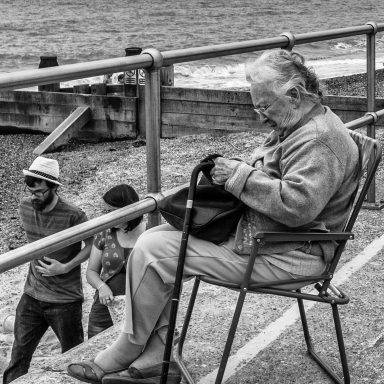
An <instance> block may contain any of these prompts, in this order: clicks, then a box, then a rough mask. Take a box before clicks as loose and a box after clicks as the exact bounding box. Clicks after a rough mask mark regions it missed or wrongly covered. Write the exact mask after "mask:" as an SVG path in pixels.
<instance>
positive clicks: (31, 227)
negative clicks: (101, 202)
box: [19, 197, 87, 303]
mask: <svg viewBox="0 0 384 384" xmlns="http://www.w3.org/2000/svg"><path fill="white" fill-rule="evenodd" d="M19 214H20V218H21V221H22V225H23V228H24V230H25V232H26V235H27V239H28V242H29V243H32V242H33V241H36V240H39V239H41V238H43V237H46V236H49V235H52V234H54V233H56V232H60V231H62V230H64V229H67V228H70V227H73V226H75V225H77V224H80V223H84V222H85V221H87V216H86V214H85V213H84V212H83V211H82V210H81V209H80V208H78V207H76V206H74V205H72V204H70V203H68V202H66V201H65V200H63V199H62V198H61V197H59V200H58V202H57V204H56V206H55V207H54V208H53V209H52V210H51V211H50V212H41V211H36V210H35V209H33V207H32V204H31V199H30V198H24V199H22V200H21V202H20V207H19ZM80 250H81V242H78V243H75V244H72V245H69V246H67V247H65V248H62V249H59V250H58V251H55V252H52V253H50V254H49V255H46V256H47V257H50V258H52V259H56V260H58V261H60V262H61V263H67V262H68V261H70V260H72V259H73V258H74V257H75V256H76V255H77V254H78V253H79V251H80ZM41 259H43V257H41ZM45 262H46V261H45ZM37 265H39V264H38V262H37V259H35V260H32V261H31V263H30V267H29V271H28V276H27V280H26V282H25V286H24V292H25V293H26V294H28V295H30V296H32V297H33V298H35V299H37V300H41V301H46V302H50V303H68V302H74V301H82V300H83V289H82V284H81V267H80V265H78V266H77V267H75V268H73V269H72V270H71V271H69V272H68V273H65V274H63V275H57V276H42V275H41V273H40V272H38V271H37V270H36V266H37Z"/></svg>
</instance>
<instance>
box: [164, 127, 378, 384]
mask: <svg viewBox="0 0 384 384" xmlns="http://www.w3.org/2000/svg"><path fill="white" fill-rule="evenodd" d="M350 135H351V136H352V138H353V139H354V140H355V142H356V143H357V145H358V146H359V149H360V165H361V168H362V170H363V169H365V168H368V169H367V173H366V177H365V182H364V184H363V185H362V187H361V189H360V191H359V192H358V191H356V193H355V195H354V196H353V199H354V200H355V203H354V206H353V208H352V210H351V214H350V215H349V218H348V221H347V223H346V225H345V227H344V230H343V231H342V232H338V233H314V232H305V233H304V232H301V233H299V232H261V233H257V234H256V235H255V236H254V238H253V247H252V251H251V255H250V259H249V262H248V265H247V269H246V272H245V275H244V280H243V282H242V283H241V284H240V285H239V284H234V283H230V282H223V281H220V280H217V279H213V278H209V277H206V276H197V277H196V278H195V283H194V286H193V290H192V293H191V296H190V300H189V304H188V308H187V311H186V315H185V319H184V324H183V327H182V330H181V333H180V337H179V339H178V342H177V348H175V350H174V358H175V360H176V362H177V364H178V366H179V368H180V370H181V372H182V375H183V376H184V378H185V380H186V381H187V383H188V384H194V383H195V381H194V379H193V378H192V375H191V374H190V372H189V371H188V369H187V367H186V364H185V362H184V361H183V357H182V353H183V346H184V341H185V338H186V334H187V330H188V326H189V323H190V320H191V316H192V311H193V307H194V304H195V301H196V296H197V293H198V289H199V285H200V282H201V281H203V282H205V283H208V284H213V285H216V286H221V287H225V288H228V289H231V290H235V291H238V292H239V295H238V299H237V304H236V308H235V311H234V314H233V318H232V322H231V325H230V328H229V331H228V336H227V340H226V344H225V347H224V351H223V355H222V358H221V362H220V365H219V369H218V373H217V376H216V381H215V384H219V383H221V382H222V380H223V376H224V372H225V368H226V365H227V361H228V358H229V355H230V351H231V348H232V343H233V339H234V337H235V334H236V329H237V325H238V321H239V318H240V315H241V311H242V307H243V304H244V301H245V297H246V294H247V293H256V294H272V295H279V296H285V297H291V298H295V299H297V302H298V306H299V312H300V317H301V323H302V327H303V333H304V338H305V342H306V346H307V351H308V353H309V355H310V356H311V357H312V358H313V359H314V360H315V362H316V363H317V364H318V365H319V366H320V367H321V368H322V369H323V370H324V371H325V372H326V373H327V374H328V375H329V377H330V378H331V379H332V380H333V381H334V382H336V383H339V384H342V383H344V384H348V383H350V374H349V369H348V361H347V355H346V351H345V345H344V339H343V334H342V327H341V322H340V316H339V310H338V305H344V304H347V303H348V302H349V297H348V296H347V295H346V294H345V293H344V292H343V291H342V290H341V289H339V288H336V287H335V286H333V285H332V283H331V281H332V278H333V275H334V272H335V269H336V267H337V265H338V262H339V260H340V257H341V255H342V253H343V251H344V249H345V245H346V243H347V241H348V240H352V239H353V238H354V235H353V233H352V232H351V230H352V228H353V225H354V223H355V221H356V218H357V216H358V214H359V212H360V209H361V207H362V204H363V202H364V199H365V198H366V195H367V192H368V189H369V186H370V184H371V182H372V180H373V179H374V176H375V173H376V170H377V167H378V165H379V162H380V159H381V146H380V143H379V142H378V141H377V140H375V139H372V138H369V137H367V136H365V135H362V134H360V133H357V132H354V131H350ZM368 164H369V166H368ZM356 196H357V198H356ZM329 240H333V241H336V242H337V243H338V246H337V247H336V250H335V256H334V258H333V259H332V262H331V263H330V264H329V265H328V267H327V269H326V271H325V273H324V274H322V275H319V276H311V277H305V278H300V279H295V280H294V282H295V283H298V282H302V283H307V284H305V286H307V285H311V284H315V287H316V288H317V290H318V291H319V293H318V294H312V293H303V292H301V290H300V289H297V290H287V289H282V288H278V287H276V286H279V285H285V284H289V283H292V282H293V281H292V280H285V281H279V282H269V283H268V286H267V285H266V284H252V285H251V284H250V278H251V273H252V269H253V265H254V262H255V258H256V257H257V255H258V253H259V251H260V250H262V247H263V245H265V244H266V243H270V242H272V243H274V242H286V241H303V242H307V241H312V242H316V241H329ZM184 246H186V245H184ZM271 286H273V288H271ZM304 300H309V301H316V302H322V303H326V304H330V305H331V308H332V314H333V320H334V325H335V331H336V338H337V342H338V348H339V354H340V361H341V366H342V372H343V377H344V379H343V378H341V377H340V376H339V375H338V374H337V373H336V372H335V370H334V369H333V368H332V367H331V366H330V365H329V364H328V362H326V361H325V360H324V359H323V358H321V357H320V356H319V355H318V354H317V353H316V352H315V350H314V346H313V343H312V339H311V336H310V332H309V328H308V322H307V317H306V314H305V309H304ZM170 340H171V339H170Z"/></svg>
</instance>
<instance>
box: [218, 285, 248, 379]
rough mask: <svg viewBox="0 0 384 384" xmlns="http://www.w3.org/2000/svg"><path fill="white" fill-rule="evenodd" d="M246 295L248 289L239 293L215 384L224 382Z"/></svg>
mask: <svg viewBox="0 0 384 384" xmlns="http://www.w3.org/2000/svg"><path fill="white" fill-rule="evenodd" d="M246 293H247V292H246V289H244V290H241V291H240V293H239V297H238V299H237V304H236V309H235V312H234V314H233V317H232V322H231V326H230V328H229V331H228V336H227V341H226V343H225V347H224V352H223V356H222V357H221V361H220V366H219V370H218V372H217V376H216V380H215V384H221V382H222V380H223V377H224V372H225V368H226V366H227V362H228V358H229V354H230V353H231V348H232V344H233V339H234V338H235V334H236V329H237V325H238V324H239V319H240V315H241V311H242V309H243V304H244V300H245V295H246Z"/></svg>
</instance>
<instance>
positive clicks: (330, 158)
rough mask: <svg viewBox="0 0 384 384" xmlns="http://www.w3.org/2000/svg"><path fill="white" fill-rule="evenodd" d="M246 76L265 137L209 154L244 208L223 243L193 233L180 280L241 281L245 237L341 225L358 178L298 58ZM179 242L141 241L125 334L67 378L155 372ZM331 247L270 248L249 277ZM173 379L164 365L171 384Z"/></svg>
mask: <svg viewBox="0 0 384 384" xmlns="http://www.w3.org/2000/svg"><path fill="white" fill-rule="evenodd" d="M246 73H247V79H248V81H249V82H250V84H251V96H252V101H253V104H254V107H255V112H256V113H257V114H258V115H259V117H260V120H261V122H262V123H263V124H265V125H267V126H269V127H270V128H271V133H270V135H269V136H268V138H267V139H266V141H265V143H264V144H263V146H262V147H260V148H257V149H256V150H255V151H254V153H253V155H252V157H251V159H250V160H249V161H248V162H245V161H239V160H230V159H226V158H217V159H216V160H215V167H214V168H213V169H212V171H211V174H212V177H213V180H214V182H216V183H217V184H222V185H224V187H225V189H226V190H227V191H229V192H231V193H232V194H233V195H235V196H236V197H238V198H239V199H241V200H242V201H243V202H244V203H245V204H246V206H247V208H246V210H245V213H244V215H243V217H242V218H241V220H240V222H239V224H238V226H237V230H236V233H234V234H233V236H231V237H230V238H229V239H228V240H227V241H226V242H225V243H223V244H220V245H215V244H213V243H211V242H208V241H205V240H201V239H198V238H195V237H190V239H189V242H188V248H187V253H186V255H187V256H186V261H185V269H184V279H185V280H187V279H190V278H192V277H193V276H195V275H206V276H211V277H214V278H217V279H222V280H226V281H234V282H236V283H238V282H240V281H242V278H243V274H244V272H245V268H246V265H247V261H248V255H249V252H250V245H251V238H252V234H254V233H255V232H258V231H263V230H273V231H280V230H281V231H284V230H293V229H294V230H304V229H305V230H322V231H338V230H341V229H342V227H343V224H344V222H345V221H346V218H347V216H348V212H349V208H350V204H351V195H352V194H353V192H354V191H355V189H356V187H357V184H358V175H357V169H358V159H359V154H358V148H357V146H356V144H355V143H354V141H353V140H352V139H351V137H350V136H349V134H348V131H347V129H346V128H345V126H344V124H343V123H342V122H341V120H340V119H339V118H338V117H337V116H336V115H335V114H334V113H333V112H332V111H331V110H330V109H329V108H328V107H324V106H323V105H322V104H321V92H320V90H319V82H318V79H317V77H316V75H315V74H314V73H313V72H312V70H311V69H309V68H308V67H307V66H306V65H305V63H304V58H303V57H302V56H301V55H299V54H297V53H294V52H288V51H285V50H277V51H268V52H265V53H264V54H263V55H261V56H260V57H259V58H258V59H256V61H254V62H253V63H252V64H249V65H247V67H246ZM179 245H180V232H178V231H176V230H175V229H174V228H173V227H171V226H169V225H161V226H158V227H155V228H152V229H150V230H148V231H146V232H144V234H143V235H141V236H140V237H139V239H138V241H137V243H136V245H135V247H134V249H133V251H132V254H131V257H130V258H129V260H128V265H127V289H126V304H127V305H126V319H125V324H124V328H123V330H122V333H121V334H120V336H119V337H118V339H117V340H116V341H115V342H114V343H113V344H112V345H111V346H110V347H108V348H107V349H105V350H103V351H101V352H100V353H99V354H98V355H97V356H96V358H95V359H94V361H93V362H86V363H78V364H72V365H70V366H69V368H68V369H69V373H70V374H71V375H72V376H74V377H77V378H78V379H80V380H84V381H86V380H93V381H91V382H95V383H97V382H100V381H101V378H102V377H104V376H105V375H106V374H107V373H109V374H108V375H107V377H110V379H108V380H106V378H105V379H104V380H105V381H104V382H105V383H107V382H109V383H113V382H115V383H123V382H125V383H138V382H140V380H144V381H143V382H146V381H145V379H146V378H149V377H152V378H153V379H154V380H156V379H157V378H158V376H159V375H160V372H161V362H162V357H163V351H164V341H165V336H166V333H167V325H168V315H169V309H170V305H169V304H170V302H169V300H170V297H171V292H172V288H173V283H174V279H175V271H176V267H177V259H178V255H179ZM263 248H264V247H263ZM333 251H334V244H333V243H332V242H324V243H318V244H303V243H276V244H272V245H270V246H268V247H265V251H264V254H263V255H259V256H258V257H257V259H256V263H255V268H254V271H253V274H252V277H251V279H252V281H253V282H255V283H256V282H269V281H276V280H286V279H295V278H299V277H303V276H312V275H317V274H319V273H321V272H323V270H324V268H325V266H326V264H327V263H328V262H329V261H330V260H331V258H332V256H333ZM127 368H128V369H127ZM124 369H125V370H124ZM119 371H121V372H119ZM111 372H118V373H115V374H111ZM113 378H114V379H113ZM179 381H180V374H179V373H178V372H177V369H176V367H175V366H174V363H173V365H172V363H171V365H170V376H169V378H168V383H178V382H179Z"/></svg>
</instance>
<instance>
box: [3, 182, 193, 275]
mask: <svg viewBox="0 0 384 384" xmlns="http://www.w3.org/2000/svg"><path fill="white" fill-rule="evenodd" d="M187 185H188V184H183V185H181V186H178V187H176V188H173V189H170V190H168V191H166V192H164V193H160V194H157V195H154V196H148V197H146V198H144V199H143V200H140V201H139V202H137V203H134V204H131V205H129V206H127V207H123V208H120V209H117V210H115V211H113V212H110V213H107V214H105V215H102V216H99V217H96V218H94V219H91V220H89V221H87V222H85V223H82V224H79V225H76V226H74V227H71V228H68V229H65V230H64V231H60V232H57V233H54V234H53V235H50V236H47V237H44V238H42V239H40V240H37V241H34V242H33V243H29V244H26V245H23V246H21V247H20V248H17V249H14V250H12V251H9V252H6V253H4V254H2V255H1V257H0V273H3V272H5V271H8V270H10V269H12V268H15V267H18V266H19V265H22V264H25V263H27V262H29V261H31V260H33V259H37V258H41V257H43V256H45V255H48V254H49V253H51V252H54V251H57V250H59V249H61V248H64V247H66V246H68V245H71V244H73V243H77V242H79V241H81V240H84V239H87V238H89V237H91V236H93V235H94V234H96V233H98V232H101V231H103V230H105V229H107V228H111V227H113V226H114V225H117V224H121V223H124V222H127V221H128V220H132V219H134V218H136V217H139V216H141V215H143V214H146V213H149V212H153V211H155V210H156V209H157V203H158V202H159V201H160V200H162V199H163V198H164V197H166V196H168V195H171V194H173V193H175V192H176V191H178V190H179V189H181V188H183V187H185V186H187Z"/></svg>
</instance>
